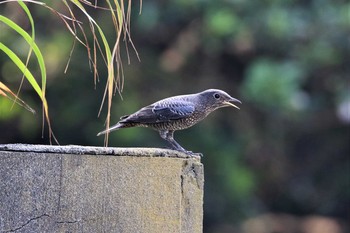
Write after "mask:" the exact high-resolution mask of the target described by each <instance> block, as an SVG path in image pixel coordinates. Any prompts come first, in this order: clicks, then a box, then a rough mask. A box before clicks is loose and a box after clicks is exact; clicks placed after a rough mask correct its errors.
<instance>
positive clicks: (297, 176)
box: [0, 0, 350, 233]
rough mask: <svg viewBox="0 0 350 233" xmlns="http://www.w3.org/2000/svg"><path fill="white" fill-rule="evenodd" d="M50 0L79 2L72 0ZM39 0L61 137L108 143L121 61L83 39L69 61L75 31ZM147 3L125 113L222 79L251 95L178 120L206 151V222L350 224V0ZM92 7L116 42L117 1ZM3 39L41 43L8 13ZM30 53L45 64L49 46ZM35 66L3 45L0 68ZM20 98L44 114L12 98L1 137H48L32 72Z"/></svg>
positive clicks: (121, 104) (136, 135) (297, 227)
mask: <svg viewBox="0 0 350 233" xmlns="http://www.w3.org/2000/svg"><path fill="white" fill-rule="evenodd" d="M100 2H101V5H103V3H102V2H103V1H100ZM50 4H52V5H51V6H53V7H55V9H58V10H59V11H61V12H63V13H67V10H66V8H64V7H63V4H62V3H61V1H54V3H50ZM99 4H100V3H99ZM29 7H30V9H31V11H32V14H33V16H34V19H35V20H36V21H35V22H36V33H37V35H36V40H37V43H38V45H39V47H40V48H41V49H42V51H43V53H44V58H45V59H46V66H47V71H48V87H47V98H48V103H49V109H50V115H51V121H52V127H53V130H54V133H55V136H56V137H57V139H58V141H59V143H60V144H61V145H65V144H78V145H89V146H91V145H93V146H103V137H96V133H97V132H99V131H101V130H102V129H104V121H105V116H106V112H107V111H106V108H103V111H102V114H101V116H100V117H97V115H98V111H99V108H100V104H101V101H102V97H103V92H104V88H105V84H106V74H107V73H106V71H107V70H106V68H105V66H104V65H103V61H102V58H101V57H100V58H99V63H100V66H99V67H100V69H99V82H97V84H96V85H95V84H94V80H93V72H92V71H91V68H90V67H89V62H88V58H87V52H86V50H85V48H84V47H83V46H81V45H77V46H76V47H75V50H74V52H73V55H72V58H71V62H70V66H69V69H68V72H67V73H66V74H65V73H64V68H65V66H66V64H67V61H68V59H69V53H70V50H71V48H72V46H73V38H72V35H71V34H69V33H68V32H67V29H66V27H65V26H64V24H63V23H62V21H60V19H59V18H58V17H57V16H56V15H53V14H52V13H51V12H49V11H48V10H47V9H45V8H43V7H40V6H35V5H29ZM139 9H140V2H139V1H133V2H132V16H131V36H132V39H133V42H134V44H135V46H136V48H137V51H138V53H139V56H140V59H141V61H140V62H139V61H138V59H137V56H136V54H135V52H133V51H132V49H129V53H130V64H128V60H127V56H126V51H125V49H124V47H123V45H122V59H123V61H124V64H123V68H124V76H125V84H124V90H123V92H122V96H123V100H121V98H120V97H119V96H118V94H117V95H116V96H115V97H114V100H113V102H114V103H113V108H112V123H116V122H117V121H118V119H119V117H120V116H122V115H125V114H129V113H132V112H134V111H135V110H138V109H139V108H140V107H143V106H145V105H148V104H150V103H153V102H155V101H157V100H159V99H162V98H165V97H168V96H172V95H178V94H189V93H195V92H200V91H203V90H205V89H209V88H219V89H223V90H225V91H226V92H228V93H229V94H231V95H232V96H233V97H235V98H238V99H240V100H241V101H242V102H243V104H242V105H241V110H239V111H238V110H236V109H233V108H225V109H220V110H219V111H216V112H214V113H212V114H211V115H210V116H209V117H208V118H207V119H206V120H204V121H203V122H201V123H200V124H198V125H196V126H194V127H193V128H190V129H188V130H185V131H179V132H177V133H175V136H176V138H177V140H178V142H179V143H180V144H181V145H182V146H184V147H185V148H186V149H188V150H192V151H195V152H202V153H203V154H204V157H203V158H202V162H203V164H204V168H205V196H204V232H205V233H345V232H349V231H350V230H349V225H348V222H347V221H348V220H349V219H350V159H349V155H350V145H349V144H350V128H349V126H350V113H349V112H350V84H349V77H350V64H349V61H350V44H349V43H350V42H349V35H350V3H349V1H346V0H332V1H331V0H314V1H290V0H284V1H281V0H280V1H278V0H263V1H244V0H216V1H210V0H193V1H189V0H174V1H155V0H147V1H143V2H142V14H141V15H139ZM89 12H90V13H91V14H93V15H94V17H96V20H97V21H98V22H99V24H100V25H101V27H102V28H103V29H104V30H105V32H106V36H107V37H108V38H111V41H110V45H112V44H113V43H114V41H112V39H113V38H115V34H114V32H113V30H112V28H113V25H112V21H111V16H110V13H109V12H108V11H103V10H95V9H93V8H89ZM0 14H3V15H6V16H7V17H9V18H11V19H13V20H15V21H16V22H17V23H18V24H20V25H21V26H22V27H24V28H27V29H28V31H30V25H29V23H28V21H27V18H26V17H25V16H24V14H23V12H21V11H20V8H18V6H17V4H16V3H9V4H3V5H0ZM78 15H79V14H78ZM80 16H81V20H82V21H84V17H83V15H82V14H80ZM43 19H45V20H43ZM85 26H86V27H88V25H87V24H86V25H85ZM109 28H111V30H109ZM88 36H90V39H91V35H88ZM0 41H1V42H3V43H5V44H6V45H8V46H9V47H11V49H13V50H15V51H16V52H17V53H18V54H21V55H22V56H23V61H25V58H26V54H27V53H28V46H27V45H26V43H25V42H24V41H23V40H22V39H20V38H19V37H18V35H16V34H15V33H13V32H12V31H10V30H9V29H8V28H7V27H5V25H3V24H0ZM129 48H130V45H129ZM29 65H30V67H31V68H32V70H36V71H37V73H36V74H37V75H38V77H40V71H39V69H35V67H36V66H37V64H36V61H35V59H32V61H31V62H30V64H29ZM21 77H22V75H21V73H20V72H19V71H18V70H17V68H16V67H15V66H14V65H13V64H12V63H11V62H10V60H9V59H8V58H7V57H6V56H5V55H4V54H3V53H1V54H0V81H1V82H3V83H5V84H6V85H8V86H9V87H10V88H12V90H14V91H15V90H17V89H18V87H19V84H20V80H21ZM20 97H21V98H22V99H23V100H25V101H26V102H27V103H28V104H29V105H30V106H31V107H33V108H34V109H35V110H36V112H37V114H35V115H33V114H32V113H30V112H28V111H26V110H25V109H24V108H21V107H19V106H17V105H14V106H13V107H12V105H13V104H12V102H11V101H9V100H7V99H6V98H3V97H0V143H35V144H48V143H49V139H48V136H47V135H48V134H47V132H46V131H45V133H44V137H42V114H41V102H40V100H39V98H38V97H37V95H36V93H34V91H33V90H32V88H31V87H30V86H29V84H28V83H26V82H24V84H23V87H22V90H21V93H20ZM45 130H47V127H46V128H45ZM109 145H110V146H116V147H166V144H165V142H164V141H163V140H162V139H160V137H159V135H158V134H157V133H156V132H153V131H152V130H147V129H142V128H135V129H126V130H121V131H118V132H115V133H112V134H111V135H110V142H109Z"/></svg>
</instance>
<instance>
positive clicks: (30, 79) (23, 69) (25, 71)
mask: <svg viewBox="0 0 350 233" xmlns="http://www.w3.org/2000/svg"><path fill="white" fill-rule="evenodd" d="M0 50H2V51H3V52H4V53H5V54H6V55H7V56H8V57H9V58H10V59H11V60H12V61H13V63H14V64H15V65H16V66H17V67H18V68H19V69H20V71H21V72H22V73H23V74H24V76H25V77H26V78H27V80H28V82H29V83H30V84H31V85H32V87H33V89H34V90H35V91H36V93H37V94H38V95H39V97H40V98H41V100H42V101H43V102H46V99H45V96H43V92H42V90H41V88H40V86H39V85H38V83H37V81H36V80H35V78H34V76H33V74H32V73H31V72H30V71H29V70H28V69H27V67H26V65H25V64H24V63H23V62H22V61H21V59H20V58H19V57H18V56H17V55H16V54H15V53H14V52H12V50H11V49H9V48H8V47H7V46H6V45H4V44H3V43H1V42H0Z"/></svg>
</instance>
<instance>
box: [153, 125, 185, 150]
mask: <svg viewBox="0 0 350 233" xmlns="http://www.w3.org/2000/svg"><path fill="white" fill-rule="evenodd" d="M159 134H160V136H161V138H163V139H164V140H166V141H167V142H168V143H169V144H170V145H171V146H172V148H173V149H175V150H178V151H182V152H185V153H188V151H187V150H185V149H184V148H183V147H182V146H180V144H179V143H177V142H176V141H175V139H174V131H173V130H161V131H159Z"/></svg>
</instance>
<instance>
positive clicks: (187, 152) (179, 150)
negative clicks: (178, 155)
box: [167, 147, 203, 157]
mask: <svg viewBox="0 0 350 233" xmlns="http://www.w3.org/2000/svg"><path fill="white" fill-rule="evenodd" d="M167 149H170V150H175V151H178V152H182V153H185V154H187V155H190V156H200V157H203V154H202V153H196V152H193V151H190V150H185V149H183V148H182V149H178V148H172V147H167Z"/></svg>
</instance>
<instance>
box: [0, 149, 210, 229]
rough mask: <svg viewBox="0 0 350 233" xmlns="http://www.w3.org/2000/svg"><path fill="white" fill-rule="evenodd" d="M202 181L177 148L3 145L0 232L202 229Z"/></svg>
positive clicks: (192, 160)
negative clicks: (173, 149) (175, 149)
mask: <svg viewBox="0 0 350 233" xmlns="http://www.w3.org/2000/svg"><path fill="white" fill-rule="evenodd" d="M203 182H204V178H203V165H202V164H201V163H200V158H199V157H191V156H188V155H186V154H183V153H180V152H176V151H172V150H166V149H154V148H152V149H147V148H134V149H132V148H103V147H85V146H84V147H83V146H43V145H23V144H9V145H0V232H1V233H5V232H89V233H90V232H107V233H109V232H121V233H128V232H130V233H158V232H159V233H163V232H164V233H172V232H176V233H179V232H182V233H200V232H202V219H203Z"/></svg>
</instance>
